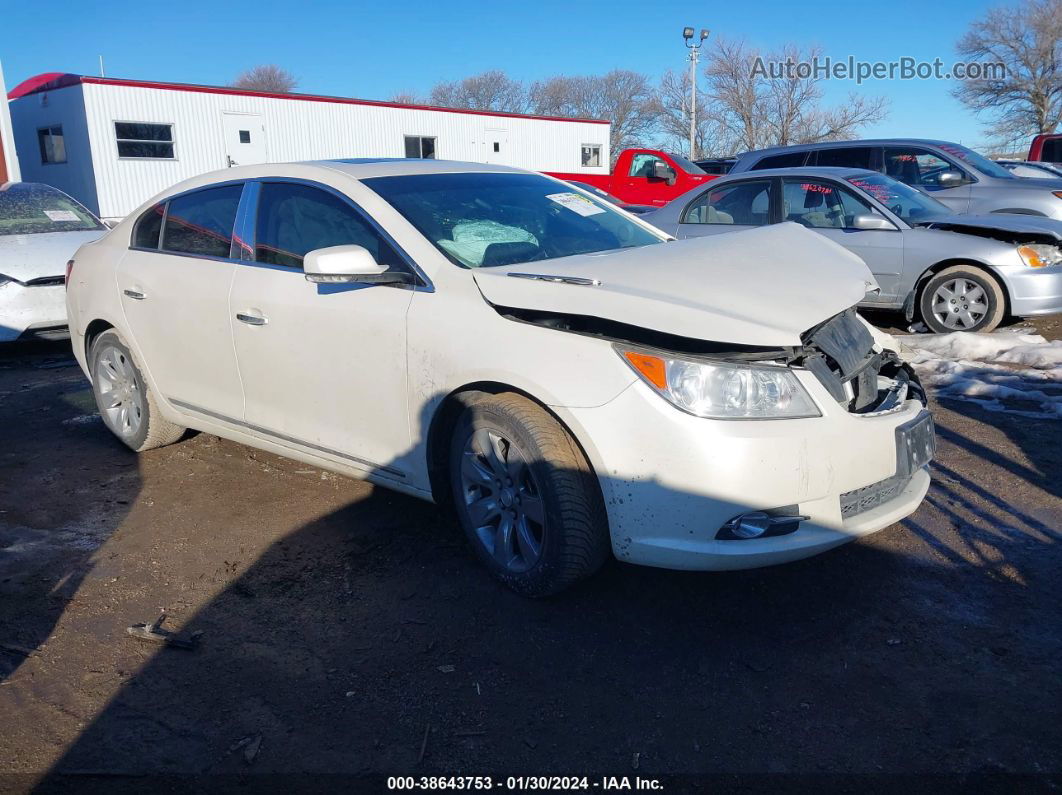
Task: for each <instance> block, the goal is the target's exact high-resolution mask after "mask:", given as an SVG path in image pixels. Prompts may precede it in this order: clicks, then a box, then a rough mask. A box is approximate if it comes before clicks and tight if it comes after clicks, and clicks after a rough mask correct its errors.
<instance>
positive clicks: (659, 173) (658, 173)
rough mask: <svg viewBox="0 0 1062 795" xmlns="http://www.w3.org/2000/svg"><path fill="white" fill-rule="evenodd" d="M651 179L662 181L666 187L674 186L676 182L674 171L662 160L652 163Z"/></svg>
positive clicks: (676, 177)
mask: <svg viewBox="0 0 1062 795" xmlns="http://www.w3.org/2000/svg"><path fill="white" fill-rule="evenodd" d="M653 178H654V179H662V180H664V181H665V182H667V184H668V186H669V187H670V186H671V185H674V184H675V182H677V181H678V175H677V174H675V169H673V168H672V167H671V166H669V165H668V164H667V163H665V162H664V161H663V160H654V161H653Z"/></svg>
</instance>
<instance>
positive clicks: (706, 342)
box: [68, 160, 934, 596]
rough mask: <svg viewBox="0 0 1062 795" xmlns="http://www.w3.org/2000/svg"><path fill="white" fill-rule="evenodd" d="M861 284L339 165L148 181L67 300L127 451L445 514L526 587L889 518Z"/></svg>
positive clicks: (903, 370)
mask: <svg viewBox="0 0 1062 795" xmlns="http://www.w3.org/2000/svg"><path fill="white" fill-rule="evenodd" d="M872 285H873V277H872V276H871V275H870V273H869V271H868V270H867V268H866V266H865V265H864V264H863V262H862V261H861V260H860V259H859V258H858V257H856V256H855V255H853V254H851V253H849V252H847V251H846V250H844V249H843V248H841V247H840V246H838V245H836V244H834V243H832V242H830V241H828V240H825V239H824V238H822V237H821V236H819V235H816V234H815V233H813V232H810V231H807V230H805V229H803V228H801V227H799V226H797V225H795V224H779V225H777V226H772V227H769V228H764V229H761V230H755V231H752V232H749V233H746V234H742V235H724V236H720V237H718V238H715V239H711V240H690V241H673V240H671V239H670V238H668V237H667V236H666V235H664V234H663V233H661V232H659V231H658V230H656V229H654V228H653V227H651V226H649V225H648V224H645V223H643V222H641V221H640V220H637V219H636V218H634V217H632V216H630V215H628V214H626V213H623V212H620V211H618V210H616V209H615V208H614V207H613V206H612V205H611V204H609V203H608V202H606V201H603V200H600V199H597V198H596V197H592V196H590V195H588V194H586V193H582V192H577V191H576V190H575V189H573V188H572V187H571V186H569V185H567V184H565V183H563V182H560V181H558V180H555V179H552V178H550V177H546V176H542V175H539V174H531V173H527V172H523V171H519V170H516V169H512V168H506V167H502V166H492V165H484V164H474V163H452V162H445V161H408V160H397V161H388V160H378V161H373V160H360V161H329V162H320V163H304V164H292V165H283V164H271V165H260V166H246V167H239V168H232V169H228V170H226V171H223V172H218V173H214V174H206V175H203V176H201V177H197V178H195V179H192V180H189V181H187V182H184V183H182V184H180V185H177V186H176V187H174V188H172V189H171V190H169V191H167V192H165V193H163V194H162V195H160V196H159V197H157V198H155V199H153V200H152V201H151V202H149V203H148V204H146V205H144V206H143V207H142V208H141V209H140V210H138V211H137V212H135V213H133V214H132V215H131V216H130V217H129V218H127V219H126V220H125V221H123V222H122V223H120V224H119V225H118V226H117V227H116V228H115V229H114V230H113V232H112V233H111V234H109V235H108V236H107V237H105V238H104V239H103V240H100V241H98V242H96V243H92V244H89V245H87V246H85V247H83V248H82V249H81V250H80V251H79V252H78V254H77V256H76V257H75V262H74V265H73V268H72V272H71V276H70V281H69V290H68V304H69V313H70V318H71V326H72V331H73V333H72V341H73V347H74V353H75V355H76V356H77V359H78V361H79V363H80V364H81V366H82V368H83V369H84V371H85V373H86V374H87V375H88V376H89V378H90V379H91V381H92V386H93V389H94V391H95V394H96V400H97V404H98V406H99V409H100V412H101V414H102V415H103V418H104V421H105V422H106V424H107V426H108V427H109V428H110V429H111V430H112V431H113V432H114V433H115V434H116V435H117V436H118V438H120V439H121V440H122V441H123V442H125V444H127V445H128V446H129V447H131V448H133V449H134V450H147V449H150V448H153V447H158V446H161V445H163V444H167V443H170V442H174V441H176V440H177V439H179V438H180V437H181V435H182V433H183V431H184V429H185V428H196V429H198V430H201V431H205V432H208V433H213V434H216V435H218V436H222V437H226V438H228V439H233V440H236V441H239V442H243V443H246V444H248V445H251V446H254V447H258V448H261V449H264V450H269V451H272V452H274V453H277V454H280V455H284V456H288V457H291V458H294V459H297V460H299V461H303V462H306V463H309V464H312V465H315V466H319V467H322V468H325V469H329V470H332V471H335V472H339V473H343V474H346V475H351V476H355V477H362V478H367V479H369V480H370V481H372V482H374V483H378V484H380V485H383V486H387V487H389V488H394V489H397V490H399V491H402V492H405V493H407V494H411V495H414V496H416V497H420V498H423V499H427V500H435V501H437V502H439V503H443V504H445V505H448V506H452V507H453V508H454V509H455V511H456V515H457V517H458V519H459V521H460V524H461V526H462V527H463V529H464V531H465V533H466V535H467V537H468V540H469V542H470V543H471V545H472V547H473V549H474V550H475V551H476V553H477V555H478V556H479V557H480V559H481V560H482V561H483V563H484V564H485V565H486V566H487V567H488V568H489V569H490V570H491V571H492V572H493V573H494V574H495V575H496V576H497V577H498V578H500V579H501V580H502V581H504V582H505V583H507V584H508V585H509V586H510V587H512V588H514V589H515V590H517V591H519V592H521V593H524V594H527V595H535V596H538V595H545V594H550V593H555V592H557V591H559V590H561V589H562V588H564V587H566V586H568V585H570V584H571V583H573V582H575V581H576V580H578V579H580V578H582V577H585V576H587V575H589V574H591V573H592V572H593V571H595V570H596V569H597V568H598V567H599V566H600V565H601V564H602V562H603V561H604V560H605V559H606V558H607V557H608V555H609V552H610V551H611V552H612V553H613V554H614V555H615V556H616V557H617V558H619V559H620V560H623V561H628V562H631V563H641V564H646V565H651V566H662V567H669V568H679V569H704V570H709V569H736V568H746V567H754V566H764V565H768V564H774V563H781V562H784V561H789V560H795V559H797V558H803V557H807V556H809V555H813V554H815V553H817V552H821V551H823V550H826V549H829V548H831V547H834V546H837V545H839V544H842V543H844V542H846V541H850V540H852V539H854V538H858V537H859V536H863V535H866V534H868V533H872V532H874V531H876V530H880V529H881V528H883V527H886V526H888V525H890V524H892V523H894V522H896V521H898V520H900V519H902V518H903V517H905V516H907V515H908V514H910V513H911V512H912V511H914V510H915V508H917V507H918V505H919V503H920V502H921V501H922V498H923V497H924V495H925V493H926V490H927V489H928V487H929V474H928V472H927V469H926V466H927V463H928V461H929V459H930V457H931V456H932V453H933V446H934V436H933V424H932V419H931V416H930V414H929V413H928V412H927V411H926V408H925V396H924V393H923V391H922V389H921V387H920V385H919V383H918V379H917V377H916V376H915V375H914V373H913V371H912V370H911V369H910V367H909V366H908V365H906V364H905V363H904V362H903V361H901V360H900V358H899V357H898V356H897V354H896V353H895V352H894V348H893V343H892V342H891V341H890V339H889V338H887V337H884V336H881V335H878V334H877V333H876V332H874V331H873V330H872V329H871V328H870V327H869V326H867V325H866V324H865V323H864V322H863V321H862V320H860V319H859V318H858V317H857V315H856V314H855V311H854V309H853V307H854V306H855V304H856V303H857V302H858V301H860V300H861V299H862V298H863V296H864V295H865V293H866V291H867V289H868V287H869V286H872Z"/></svg>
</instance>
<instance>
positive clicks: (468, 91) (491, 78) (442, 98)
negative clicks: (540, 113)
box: [428, 69, 527, 113]
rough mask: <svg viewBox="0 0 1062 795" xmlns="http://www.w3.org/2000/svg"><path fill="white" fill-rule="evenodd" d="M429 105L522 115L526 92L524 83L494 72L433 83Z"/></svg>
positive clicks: (503, 73)
mask: <svg viewBox="0 0 1062 795" xmlns="http://www.w3.org/2000/svg"><path fill="white" fill-rule="evenodd" d="M428 103H429V104H431V105H439V106H440V107H444V108H469V109H471V110H498V111H503V112H508V113H522V112H523V111H525V110H526V109H527V92H526V91H525V90H524V86H523V83H521V82H520V81H518V80H512V79H511V78H510V77H509V76H508V75H506V74H505V72H502V71H501V70H498V69H493V70H491V71H489V72H483V73H482V74H478V75H473V76H472V77H466V78H465V79H464V80H457V81H453V82H446V83H436V84H435V85H434V86H432V89H431V93H430V94H429V95H428Z"/></svg>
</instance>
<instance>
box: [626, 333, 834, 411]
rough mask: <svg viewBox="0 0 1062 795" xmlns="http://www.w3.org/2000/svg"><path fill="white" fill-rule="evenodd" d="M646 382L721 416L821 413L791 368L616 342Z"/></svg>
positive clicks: (680, 402)
mask: <svg viewBox="0 0 1062 795" xmlns="http://www.w3.org/2000/svg"><path fill="white" fill-rule="evenodd" d="M616 352H617V353H618V354H619V355H620V356H622V357H623V360H624V361H625V362H627V364H629V365H630V366H631V369H633V370H634V372H636V373H637V374H638V375H639V376H641V378H642V380H643V381H645V383H647V384H648V385H649V386H651V387H652V388H653V389H654V390H655V391H656V392H657V393H659V394H660V395H661V396H663V397H664V398H665V399H667V400H668V401H669V402H670V403H672V404H673V405H675V406H677V407H678V408H680V409H682V410H683V411H685V412H688V413H690V414H693V415H695V416H697V417H710V418H712V419H719V420H763V419H783V418H785V419H796V418H798V417H821V416H822V414H821V413H820V412H819V410H818V407H817V406H816V405H815V403H814V401H812V399H811V396H810V395H808V393H807V392H806V391H805V390H804V387H802V386H801V385H800V382H799V381H798V380H797V378H796V375H794V374H793V372H792V370H790V369H789V368H787V367H771V366H765V365H753V364H737V363H730V362H707V361H695V360H691V359H674V358H670V357H666V356H658V355H655V354H651V353H646V352H644V351H635V350H630V349H628V348H622V347H619V346H616Z"/></svg>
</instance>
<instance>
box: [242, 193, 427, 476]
mask: <svg viewBox="0 0 1062 795" xmlns="http://www.w3.org/2000/svg"><path fill="white" fill-rule="evenodd" d="M252 185H253V187H252V188H251V189H252V190H253V191H255V192H256V193H257V194H258V195H257V196H255V197H254V199H255V201H254V202H253V203H252V206H256V207H257V209H256V211H255V213H254V223H253V232H251V233H250V234H246V237H247V238H249V241H248V245H247V248H246V249H245V252H246V253H245V256H246V257H247V261H246V262H244V263H243V264H242V265H240V266H239V267H238V268H237V272H236V276H235V278H234V280H233V285H232V292H231V296H230V300H229V314H230V316H231V318H232V321H233V340H234V343H235V349H236V357H237V360H238V362H239V367H240V374H241V376H242V379H243V387H244V396H245V404H246V408H245V410H244V414H243V421H244V422H245V423H246V424H247V425H248V426H250V427H251V429H252V430H253V431H254V432H256V433H259V434H261V435H263V436H264V437H266V438H269V439H271V440H272V441H274V442H277V443H280V444H284V445H292V446H295V447H297V448H299V447H301V448H310V449H311V450H312V451H314V452H316V453H324V454H325V455H328V456H331V457H334V458H338V459H339V460H341V461H342V462H343V463H346V464H352V465H354V466H356V467H359V468H362V469H364V470H366V471H370V472H374V473H376V474H377V475H379V476H381V477H385V478H391V479H398V480H401V479H402V478H403V465H402V464H401V462H400V461H399V460H398V459H400V457H401V456H402V455H403V454H406V453H408V451H409V448H410V431H409V418H408V410H407V402H406V312H407V310H408V308H409V304H410V300H411V298H412V296H413V291H412V290H410V289H406V288H402V287H395V286H389V285H369V284H315V283H312V282H309V281H307V280H306V278H305V274H304V273H303V269H302V261H303V257H304V256H305V255H306V253H307V252H309V251H313V250H315V249H319V248H326V247H329V246H338V245H349V244H356V245H360V246H364V247H365V248H366V249H368V250H369V252H370V253H371V254H372V255H373V256H374V257H375V258H376V260H377V261H378V262H380V263H385V264H387V265H389V266H391V267H395V268H403V269H409V267H410V266H409V265H408V263H407V261H406V260H405V259H404V257H403V255H401V254H400V253H399V252H398V251H397V250H396V247H395V246H394V244H393V243H392V242H391V241H390V240H389V239H388V238H386V236H385V235H383V234H382V233H381V231H380V230H379V229H378V228H377V227H376V225H375V224H374V223H373V222H372V221H370V220H369V219H368V218H367V216H366V215H365V214H364V213H363V212H362V211H361V210H360V209H358V208H357V207H356V206H354V205H353V203H352V202H351V201H350V200H349V199H347V198H346V197H344V196H342V195H341V194H339V193H337V192H335V191H333V190H331V189H330V188H326V187H325V186H323V185H317V184H311V183H305V182H293V181H262V182H256V183H253V184H252Z"/></svg>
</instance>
